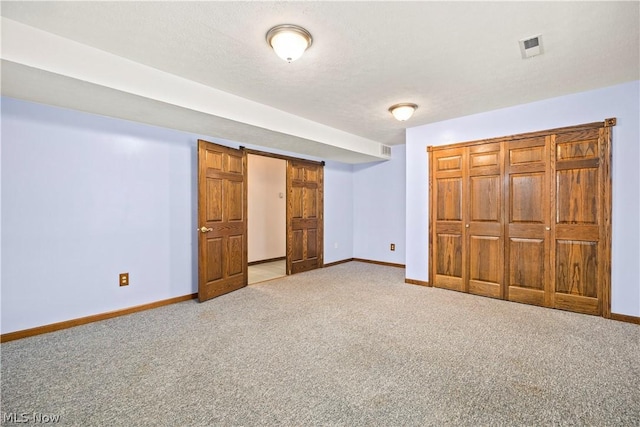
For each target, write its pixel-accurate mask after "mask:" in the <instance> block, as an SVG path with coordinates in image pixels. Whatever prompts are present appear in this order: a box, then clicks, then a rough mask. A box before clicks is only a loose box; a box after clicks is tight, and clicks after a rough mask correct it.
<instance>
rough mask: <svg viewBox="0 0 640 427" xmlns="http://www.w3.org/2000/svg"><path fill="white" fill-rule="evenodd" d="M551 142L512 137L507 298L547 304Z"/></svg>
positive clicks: (509, 146) (507, 193)
mask: <svg viewBox="0 0 640 427" xmlns="http://www.w3.org/2000/svg"><path fill="white" fill-rule="evenodd" d="M549 144H550V142H549V139H548V138H546V137H536V138H527V139H522V140H517V141H509V142H507V155H506V162H505V163H506V165H505V168H506V171H505V174H506V180H507V189H506V191H505V198H506V216H507V227H506V230H507V231H506V233H507V238H506V247H505V252H506V259H507V261H508V262H507V263H506V265H505V269H506V278H507V286H506V288H507V290H506V297H507V299H509V300H511V301H517V302H523V303H527V304H535V305H546V306H548V305H551V301H550V300H549V286H550V277H551V275H552V269H551V268H549V263H550V260H551V246H550V230H551V227H550V209H549V188H550V186H549V178H548V176H549V172H550V167H551V165H550V159H549Z"/></svg>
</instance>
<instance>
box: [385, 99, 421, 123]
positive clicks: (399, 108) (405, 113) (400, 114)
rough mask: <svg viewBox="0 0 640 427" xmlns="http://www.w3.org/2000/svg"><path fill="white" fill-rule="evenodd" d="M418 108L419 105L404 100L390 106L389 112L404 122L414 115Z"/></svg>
mask: <svg viewBox="0 0 640 427" xmlns="http://www.w3.org/2000/svg"><path fill="white" fill-rule="evenodd" d="M417 108H418V106H417V105H416V104H411V103H409V102H404V103H402V104H396V105H392V106H391V107H389V112H390V113H391V114H393V117H395V118H396V120H399V121H401V122H404V121H405V120H409V119H410V118H411V116H413V112H414V111H416V109H417Z"/></svg>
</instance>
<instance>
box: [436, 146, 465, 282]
mask: <svg viewBox="0 0 640 427" xmlns="http://www.w3.org/2000/svg"><path fill="white" fill-rule="evenodd" d="M432 162H433V167H434V173H433V183H432V191H433V194H432V199H431V203H432V204H433V206H432V212H433V217H432V222H433V224H432V227H433V229H434V235H433V239H432V241H433V248H432V251H433V263H432V266H431V268H433V269H434V271H433V273H434V274H433V275H432V277H433V279H432V281H433V285H434V286H436V287H441V288H446V289H451V290H456V291H464V290H465V287H464V266H463V263H464V259H465V247H464V233H463V229H464V226H463V224H464V223H463V219H464V218H463V215H464V212H463V205H464V203H465V202H464V196H463V195H464V192H465V182H464V180H463V175H464V162H465V152H464V149H459V148H456V149H449V150H443V151H437V152H434V153H433V157H432Z"/></svg>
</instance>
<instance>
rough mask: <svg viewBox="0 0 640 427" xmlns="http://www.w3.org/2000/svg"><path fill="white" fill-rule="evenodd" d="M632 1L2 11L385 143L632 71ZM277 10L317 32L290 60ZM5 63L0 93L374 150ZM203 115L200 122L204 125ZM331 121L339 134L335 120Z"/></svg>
mask: <svg viewBox="0 0 640 427" xmlns="http://www.w3.org/2000/svg"><path fill="white" fill-rule="evenodd" d="M639 5H640V3H638V2H635V1H630V2H395V1H394V2H320V1H314V2H56V1H49V2H8V1H2V5H1V7H2V9H1V13H2V16H3V17H5V18H8V19H9V20H11V21H15V22H18V23H22V24H25V25H27V26H30V27H34V28H37V29H40V30H43V31H46V32H47V33H51V34H55V35H58V36H61V37H63V38H65V39H68V40H70V41H75V42H78V43H81V44H83V45H86V46H90V47H93V48H96V49H99V50H101V51H104V52H108V53H110V54H113V55H116V56H118V57H122V58H126V59H128V60H130V61H134V62H135V63H139V64H143V65H146V66H148V67H151V68H153V69H156V70H160V71H163V72H165V73H169V74H171V75H174V76H177V77H180V78H183V79H186V80H189V81H191V82H194V83H197V84H200V85H204V86H208V87H210V88H214V89H217V90H220V91H224V92H228V93H230V94H234V95H237V96H239V97H241V98H244V99H246V100H249V101H253V102H254V103H259V104H264V105H265V106H269V107H272V108H274V109H276V110H281V111H282V112H286V113H289V114H292V115H294V116H298V117H300V118H304V119H307V120H308V121H312V122H316V123H319V124H322V125H325V126H328V127H330V128H334V129H336V130H339V131H341V132H343V133H348V134H351V135H354V136H357V137H361V140H359V142H360V143H361V144H365V143H366V142H367V141H368V142H371V143H372V144H373V143H381V144H387V145H395V144H402V143H404V129H405V128H406V127H412V126H418V125H422V124H427V123H431V122H436V121H440V120H445V119H449V118H454V117H460V116H464V115H468V114H474V113H478V112H482V111H488V110H493V109H496V108H502V107H508V106H512V105H517V104H522V103H526V102H531V101H536V100H540V99H545V98H550V97H555V96H561V95H566V94H570V93H575V92H580V91H585V90H589V89H594V88H598V87H603V86H609V85H614V84H618V83H622V82H626V81H630V80H637V79H639V78H640V41H639V40H640V35H639V27H640V24H639V23H640V8H639ZM282 23H294V24H298V25H301V26H303V27H305V28H306V29H307V30H309V31H310V32H311V33H312V35H313V37H314V42H313V45H312V46H311V48H310V49H309V50H308V51H307V52H306V53H305V55H304V56H303V57H302V58H301V59H299V60H298V61H295V62H293V63H291V64H287V63H285V62H283V61H282V60H280V59H279V58H278V57H276V55H275V54H274V53H273V52H272V51H271V50H270V49H269V48H268V46H267V44H266V42H265V33H266V32H267V31H268V30H269V28H271V27H272V26H274V25H277V24H282ZM537 34H542V38H543V43H544V51H545V52H544V54H543V55H541V56H538V57H534V58H530V59H527V60H523V59H522V58H521V56H520V50H519V45H518V40H519V39H522V38H525V37H529V36H533V35H537ZM4 36H5V34H4V25H3V39H4ZM3 48H4V41H3ZM31 55H34V53H33V52H31ZM2 66H3V69H2V74H3V82H2V83H3V85H2V89H3V94H7V95H9V96H14V97H18V98H24V99H31V100H35V101H39V102H46V103H52V104H56V105H62V106H69V107H71V108H78V109H84V110H87V111H91V112H94V113H100V114H106V115H111V116H116V117H122V118H130V119H132V120H139V121H145V122H147V123H153V124H159V125H162V124H166V125H167V127H173V128H177V129H182V130H190V131H194V132H202V131H205V132H206V134H207V135H212V136H220V137H224V138H227V139H234V138H238V140H240V141H242V138H248V139H249V140H251V141H249V142H255V141H256V140H260V139H261V138H264V139H263V140H264V141H267V142H266V143H265V144H264V145H266V146H273V144H275V143H276V141H277V140H278V138H280V139H281V140H282V143H281V144H280V146H279V147H278V148H282V149H289V150H291V151H298V152H305V150H304V149H300V147H301V145H304V144H310V146H311V145H314V143H312V142H311V141H315V148H314V149H313V153H314V154H313V155H319V156H320V157H322V156H323V155H324V154H326V156H327V157H328V158H333V159H336V160H343V161H346V162H349V163H354V162H361V161H367V160H375V158H376V156H375V154H374V155H371V153H370V152H367V153H365V154H364V155H363V156H360V157H359V156H358V155H357V153H359V152H361V151H362V150H361V149H360V148H357V147H354V148H353V149H350V148H349V147H347V146H346V144H348V143H347V142H345V143H344V144H342V145H340V144H338V145H339V147H338V148H336V147H335V146H333V145H332V143H331V142H327V141H326V140H321V138H314V137H313V136H307V135H306V134H305V132H304V131H301V132H299V133H296V134H295V135H293V136H291V135H289V136H287V134H288V133H289V132H288V131H287V130H286V129H285V127H283V128H278V127H277V126H275V127H273V128H271V129H267V130H265V127H264V126H261V125H257V126H256V125H255V123H250V125H251V126H246V125H243V123H242V120H231V121H230V120H228V119H229V116H227V117H226V119H225V118H224V117H223V118H220V117H218V116H217V115H216V113H211V112H208V111H204V110H199V109H198V108H189V106H188V105H182V107H181V109H182V110H184V109H185V107H186V110H187V111H183V114H172V113H170V112H169V109H170V108H169V106H166V107H167V108H163V107H162V106H161V105H159V104H158V103H157V102H155V104H156V105H155V107H153V106H152V105H151V104H153V102H152V101H151V100H149V99H147V100H146V101H145V99H144V96H143V97H140V96H135V97H131V96H128V97H127V95H128V94H127V91H121V90H120V91H117V92H116V94H117V96H116V94H112V96H108V95H106V94H104V96H103V98H102V101H101V102H98V103H97V104H104V105H102V106H101V105H95V104H96V103H94V104H91V102H89V100H90V99H91V98H93V99H94V100H95V91H97V90H99V91H103V89H105V88H101V89H96V88H94V90H93V91H92V90H91V84H89V83H87V81H84V82H83V81H81V80H82V79H80V78H78V77H77V76H71V75H67V76H65V73H64V72H62V71H60V70H55V72H54V73H53V75H52V73H51V72H43V70H39V69H38V67H34V66H33V65H31V64H29V63H28V62H27V61H25V62H23V63H20V61H16V60H15V59H14V58H9V60H7V58H4V57H3V65H2ZM25 67H26V68H25ZM29 67H32V68H33V69H31V68H29ZM49 71H51V70H49ZM29 76H30V77H29ZM65 77H66V78H65ZM78 80H80V81H78ZM38 81H40V83H38ZM74 82H75V83H74ZM50 86H53V87H50ZM59 87H64V88H65V93H66V96H65V97H60V94H59V93H58V92H56V89H57V88H59ZM36 88H39V89H36ZM132 93H135V91H132ZM70 94H73V96H71V95H70ZM112 98H113V99H112ZM139 98H140V99H139ZM63 99H64V101H63ZM110 99H112V101H110ZM124 101H126V102H127V103H131V106H130V107H129V109H130V110H136V108H138V107H136V105H138V104H137V103H138V102H140V103H141V104H140V105H143V104H144V102H146V103H147V104H149V105H147V108H146V109H145V114H146V115H147V116H153V115H154V114H157V117H148V118H147V117H145V118H140V117H139V116H137V115H136V114H134V112H131V113H128V112H127V111H124V110H127V109H126V108H125V109H123V108H122V107H121V106H122V103H123V102H124ZM398 102H414V103H416V104H418V105H419V106H420V107H419V109H418V110H417V112H416V114H415V115H414V117H413V118H411V119H410V120H409V121H407V122H405V123H400V122H396V121H395V120H394V119H393V118H392V117H391V115H390V114H389V113H388V111H387V108H388V107H389V106H390V105H392V104H394V103H398ZM88 104H91V105H88ZM156 107H157V108H156ZM140 108H142V107H140ZM171 108H178V107H176V106H171ZM179 109H180V108H179ZM138 110H139V108H138ZM190 112H193V113H194V115H190V114H189V113H190ZM176 113H177V112H176ZM182 116H184V117H183V118H180V117H182ZM169 117H173V119H171V120H168V118H169ZM207 117H209V119H210V121H209V122H208V123H209V126H202V123H203V119H205V118H207ZM225 120H226V121H225ZM205 122H206V120H205ZM223 122H224V123H223ZM197 123H200V124H201V126H200V127H199V128H198V127H197ZM301 123H304V122H301ZM243 126H244V127H243ZM234 127H237V131H234V130H233V129H234ZM216 129H220V135H216V133H215V132H216ZM247 129H249V130H248V131H247ZM212 132H213V133H212ZM252 132H253V133H254V134H255V135H254V134H252ZM262 132H267V134H263V133H262ZM269 132H270V134H269ZM248 135H251V136H253V140H252V138H251V137H249V136H248ZM309 135H312V134H309ZM337 135H338V136H337V137H336V140H339V139H340V138H341V136H340V135H342V134H337ZM363 141H364V142H363ZM243 142H244V141H243ZM258 145H260V144H258ZM323 147H324V148H323ZM325 149H326V152H325V151H324V150H325ZM376 149H377V148H376ZM365 151H367V150H365ZM341 153H342V154H341ZM309 154H310V153H309ZM342 155H344V156H342Z"/></svg>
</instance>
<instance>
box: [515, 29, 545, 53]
mask: <svg viewBox="0 0 640 427" xmlns="http://www.w3.org/2000/svg"><path fill="white" fill-rule="evenodd" d="M542 52H543V50H542V36H541V35H540V34H538V35H537V36H533V37H527V38H526V39H522V40H520V53H522V59H527V58H531V57H532V56H538V55H541V54H542Z"/></svg>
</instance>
